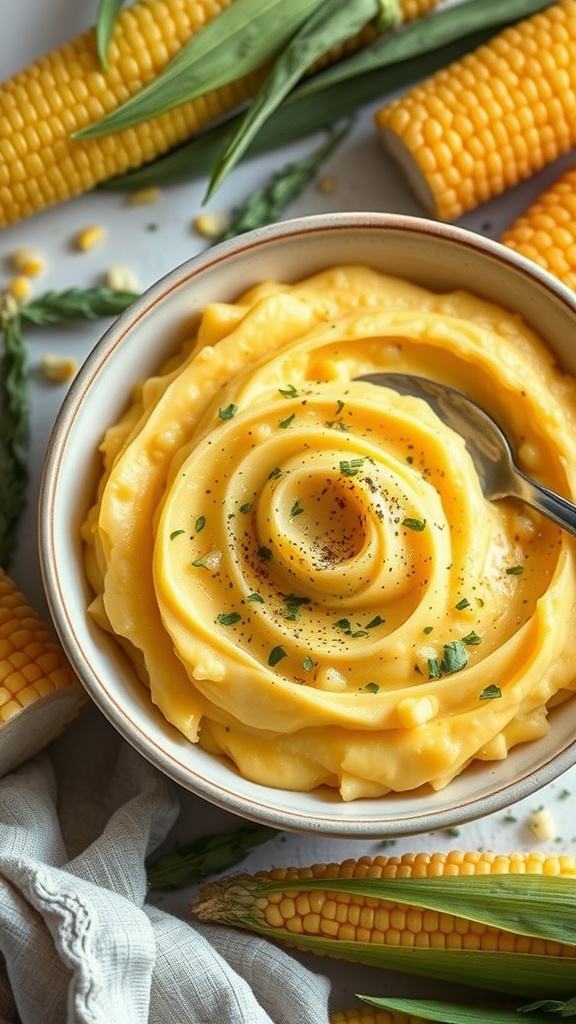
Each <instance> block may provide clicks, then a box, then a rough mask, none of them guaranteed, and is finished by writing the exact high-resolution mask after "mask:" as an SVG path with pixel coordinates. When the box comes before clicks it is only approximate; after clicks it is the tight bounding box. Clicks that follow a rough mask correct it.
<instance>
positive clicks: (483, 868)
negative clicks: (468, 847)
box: [192, 851, 576, 996]
mask: <svg viewBox="0 0 576 1024" xmlns="http://www.w3.org/2000/svg"><path fill="white" fill-rule="evenodd" d="M505 875H524V876H540V878H542V876H547V877H546V878H545V879H543V880H542V881H541V882H539V883H538V884H539V885H540V888H541V889H542V890H543V889H544V886H546V884H547V883H548V886H549V885H550V884H554V885H558V884H560V885H561V886H562V887H563V898H564V896H568V889H567V888H566V883H567V882H568V880H574V889H572V883H571V882H570V883H569V885H570V896H569V897H568V898H569V899H571V898H574V899H576V857H574V856H552V855H550V856H549V855H544V854H541V853H530V854H521V853H517V854H495V853H480V852H469V853H463V852H461V851H453V852H451V853H448V854H444V853H435V854H405V855H403V856H402V857H375V858H371V857H362V858H361V859H360V860H349V861H344V862H343V863H342V864H328V865H325V864H316V865H313V866H312V867H308V868H289V869H276V870H273V871H269V872H259V873H258V874H256V875H252V876H250V875H239V876H237V877H233V876H232V877H229V878H227V879H223V880H221V881H219V882H215V883H211V884H208V885H205V886H203V887H202V888H201V889H200V892H199V895H198V897H197V899H196V901H195V902H194V904H193V906H192V911H193V913H194V914H196V915H197V916H198V917H200V918H201V919H203V920H211V921H219V922H222V923H226V924H230V925H233V926H235V927H240V928H247V929H249V930H251V931H256V932H258V933H260V934H263V935H267V936H269V937H270V938H273V939H275V940H277V941H280V942H283V943H285V944H287V945H290V946H295V947H296V948H299V949H308V950H310V951H312V952H315V953H319V954H321V955H328V956H335V957H340V958H343V959H349V960H355V961H359V962H363V963H369V964H378V965H381V966H392V967H393V968H394V969H397V970H408V971H412V972H414V971H418V972H420V973H422V974H427V975H428V976H431V977H443V978H447V977H449V976H450V971H451V970H452V971H453V972H454V974H457V972H458V970H462V969H463V959H462V958H464V961H465V963H466V966H467V970H468V971H469V972H472V971H474V975H473V976H474V984H476V985H478V986H480V987H489V988H494V989H499V990H500V991H503V992H509V993H515V994H521V995H534V996H538V995H541V994H542V995H543V994H545V993H547V994H550V992H551V991H552V992H554V991H555V992H556V995H559V993H560V988H561V986H562V985H563V986H564V990H565V989H566V986H567V985H568V987H570V986H571V987H572V989H573V984H574V982H573V979H574V972H575V968H576V939H575V944H574V945H572V944H568V943H565V942H562V941H558V940H557V938H556V937H555V936H557V935H558V934H559V933H557V932H556V933H554V934H552V930H551V934H552V937H551V938H547V937H543V936H542V934H541V933H540V931H539V929H538V927H537V926H535V930H533V931H530V930H529V928H528V930H526V929H525V928H522V929H520V928H519V930H518V933H515V932H513V931H512V930H508V929H505V928H504V927H502V926H501V924H500V923H499V922H500V919H499V918H498V917H490V916H488V918H487V915H486V908H487V906H488V899H486V900H484V899H483V907H482V915H481V917H480V918H478V919H475V918H474V916H473V914H472V915H471V916H469V917H467V916H464V914H462V913H461V912H460V911H459V910H458V911H457V910H456V909H455V907H456V905H457V904H456V902H455V899H454V898H452V899H451V900H450V901H448V902H447V903H446V905H447V906H448V905H449V906H450V907H451V908H454V909H453V910H450V911H443V910H442V909H438V907H439V906H440V904H439V903H438V901H437V900H436V902H435V898H434V897H433V896H432V894H433V893H434V891H436V892H438V888H437V885H438V880H439V879H443V878H446V879H453V878H454V877H455V876H456V877H457V879H459V878H461V879H462V883H461V885H459V886H458V889H459V896H458V897H457V898H456V899H459V900H463V899H464V898H465V895H466V893H467V891H468V890H470V889H471V888H473V887H474V876H505ZM550 876H552V877H553V879H554V881H551V879H550ZM406 879H413V880H415V881H416V882H418V881H420V885H421V884H422V881H425V882H426V884H427V887H426V892H425V893H424V894H423V890H422V888H421V887H420V888H419V895H418V897H416V896H414V895H413V903H412V904H410V903H408V902H401V901H400V900H398V902H396V900H395V899H394V897H393V896H392V897H391V896H390V892H391V891H392V892H393V891H394V888H396V891H397V892H398V890H400V891H401V886H402V885H403V884H405V881H404V880H406ZM374 880H391V882H390V883H389V884H388V885H387V886H386V888H385V895H384V896H382V897H380V896H378V897H377V896H375V895H374V893H375V891H377V890H378V886H377V885H376V886H374V885H371V884H368V885H366V884H364V885H362V882H368V883H372V882H373V881H374ZM559 880H563V881H559ZM486 881H487V879H486V878H484V882H486ZM532 881H534V879H532ZM392 883H393V884H392ZM430 883H436V890H435V885H434V884H430ZM528 883H529V884H532V882H531V880H530V879H528ZM475 884H476V887H477V886H478V885H479V884H481V879H477V880H476V883H475ZM512 884H513V883H512ZM495 885H496V887H498V886H501V885H502V879H501V878H499V879H498V882H497V883H495ZM354 889H355V890H356V891H352V890H354ZM363 889H364V890H365V891H364V892H362V890H363ZM383 890H384V886H382V885H381V886H380V890H379V891H383ZM413 890H414V886H412V891H413ZM484 893H486V889H485V887H483V897H484ZM532 901H533V903H534V915H535V919H536V920H537V919H538V914H539V909H538V905H537V898H536V896H534V895H533V898H532ZM442 905H443V904H442ZM511 910H513V908H511ZM508 919H509V917H508V911H507V914H506V921H508ZM486 920H488V921H493V922H494V921H498V924H495V923H492V924H491V923H486ZM562 934H564V933H562ZM516 960H519V961H520V962H521V963H520V968H519V969H520V971H521V974H518V973H516V971H517V964H516ZM451 964H452V967H451V966H450V965H451ZM527 964H530V967H527ZM539 970H541V971H542V972H543V974H544V976H545V980H543V981H542V984H541V983H540V979H536V980H535V979H534V975H535V974H536V973H537V972H538V971H539ZM553 975H554V977H553ZM471 977H472V975H471V974H470V978H471ZM555 986H558V987H557V988H555Z"/></svg>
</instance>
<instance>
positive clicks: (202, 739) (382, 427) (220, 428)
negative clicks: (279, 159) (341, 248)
mask: <svg viewBox="0 0 576 1024" xmlns="http://www.w3.org/2000/svg"><path fill="white" fill-rule="evenodd" d="M386 370H394V371H395V372H403V371H405V372H409V373H416V374H420V375H423V376H428V377H432V378H435V379H437V380H442V381H444V382H446V383H447V384H449V385H451V386H452V387H455V388H459V389H460V390H464V391H466V392H467V394H469V395H470V397H471V398H473V399H474V400H475V401H477V402H478V403H479V404H480V405H482V406H483V407H484V408H485V409H486V410H487V411H488V412H489V413H491V414H492V415H493V416H494V417H495V419H496V420H497V421H498V422H499V423H500V425H501V426H502V427H503V428H504V430H505V431H506V433H507V434H508V435H509V437H510V438H511V440H512V441H513V443H514V445H515V449H516V452H517V456H518V461H519V464H520V467H521V468H522V469H523V470H524V471H525V472H527V473H529V474H530V475H531V476H533V477H535V478H536V479H538V480H539V481H541V482H542V483H543V484H545V485H547V486H549V487H552V488H554V489H555V490H557V491H559V492H560V493H562V494H564V495H566V496H567V497H572V498H574V497H575V496H576V382H575V380H574V379H573V378H571V377H568V376H566V375H564V374H562V373H561V372H560V371H559V369H558V368H557V367H556V365H555V362H554V360H553V357H552V355H551V354H550V353H549V352H548V350H547V349H546V348H545V347H544V345H543V344H542V342H541V341H540V340H539V339H538V338H537V337H536V336H535V334H534V333H533V332H532V331H531V330H530V329H528V327H527V326H526V325H525V324H524V323H523V321H522V319H521V318H520V317H518V316H516V315H513V314H510V313H508V312H506V310H504V309H502V308H500V307H498V306H495V305H492V304H490V303H488V302H486V301H483V300H480V299H478V298H475V297H474V296H472V295H470V294H467V293H465V292H454V293H451V294H434V293H431V292H428V291H426V290H424V289H422V288H420V287H416V286H415V285H412V284H410V283H408V282H407V281H403V280H400V279H396V278H394V277H390V276H386V275H383V274H379V273H376V272H374V271H372V270H371V269H369V268H367V267H362V266H349V267H337V268H334V269H331V270H328V271H326V272H323V273H320V274H318V275H317V276H315V277H312V278H310V279H308V280H305V281H302V282H300V283H297V284H291V285H288V284H280V283H277V282H265V283H263V284H260V285H258V286H257V287H255V288H253V289H252V290H251V291H249V292H248V293H247V294H245V295H243V296H242V297H241V298H239V299H238V301H237V302H235V303H221V304H220V303H216V304H212V305H210V306H208V307H207V309H206V310H205V312H204V314H203V317H202V320H201V323H200V327H199V330H198V334H197V337H195V338H194V339H192V340H191V341H190V342H189V343H188V344H187V345H186V346H184V349H183V351H182V352H181V353H180V354H179V355H178V356H176V357H174V358H173V359H172V360H171V361H170V362H169V363H168V364H167V365H166V366H165V367H163V368H161V369H159V372H158V375H157V376H156V377H154V378H152V379H149V380H146V381H143V382H142V383H141V384H140V385H139V386H138V387H137V389H136V391H135V393H134V395H133V398H132V403H131V405H130V407H129V408H128V410H127V412H126V413H125V415H124V416H123V418H122V419H121V420H120V421H119V422H118V423H117V424H115V425H114V426H112V427H111V428H110V429H109V430H108V431H107V432H106V436H105V438H104V440H103V443H102V452H103V456H104V468H103V472H102V477H101V480H100V484H99V488H98V494H97V496H96V498H95V502H94V505H93V507H92V509H91V510H90V513H89V516H88V519H87V521H86V523H85V525H84V528H83V536H84V539H85V541H86V564H87V571H88V576H89V579H90V581H91V584H92V587H93V589H94V592H95V595H96V596H95V599H94V601H93V604H92V606H91V611H92V613H93V614H94V616H95V617H96V618H97V620H98V622H100V623H101V625H102V626H103V627H104V628H106V629H107V630H110V631H111V632H112V633H114V634H115V635H116V636H117V637H118V638H119V640H120V641H121V642H122V644H123V646H124V647H125V649H126V650H127V652H128V654H129V655H130V656H131V657H132V660H133V662H134V665H135V667H136V669H137V671H138V673H139V675H140V677H141V678H142V681H143V682H144V683H145V684H146V685H147V686H149V688H150V693H151V697H152V700H153V701H154V703H155V704H157V705H158V707H159V708H160V710H161V711H162V712H163V714H164V715H165V717H166V719H167V720H168V721H169V722H171V723H173V725H175V726H176V727H177V728H178V729H179V730H180V731H181V732H182V733H184V735H185V736H186V737H188V738H189V739H190V740H191V741H192V742H199V743H200V744H201V745H202V747H203V748H205V749H206V750H209V751H212V752H214V753H218V754H225V755H227V756H228V757H230V758H231V759H232V761H233V762H234V763H235V764H236V765H237V767H238V769H239V771H240V772H241V773H242V774H243V775H244V776H245V777H247V778H249V779H252V780H255V781H256V782H261V783H264V784H267V785H271V786H275V787H283V788H288V789H293V790H302V791H304V790H310V789H312V788H314V787H316V786H320V785H323V784H325V785H328V786H330V787H336V788H338V789H339V791H340V793H341V796H342V798H343V799H344V800H353V799H356V798H360V797H375V796H379V795H383V794H385V793H387V792H389V791H391V790H392V791H400V790H413V789H416V788H418V787H420V786H423V785H426V784H428V785H430V786H432V787H434V788H435V789H439V788H441V787H443V786H445V785H446V784H447V783H448V782H449V781H450V780H451V779H452V778H454V776H455V775H457V774H458V773H459V772H461V771H462V770H463V769H464V768H465V767H466V766H467V765H468V764H469V763H470V762H471V761H473V760H475V759H477V760H484V761H487V760H499V759H501V758H504V757H506V755H507V752H508V750H509V749H510V747H512V746H514V745H515V744H518V743H523V742H527V741H531V740H535V739H537V738H538V737H540V736H542V735H543V734H544V733H545V732H546V731H547V729H548V722H547V715H548V709H549V707H550V706H551V705H552V704H558V703H560V702H561V701H563V700H565V699H567V697H569V696H570V695H571V693H573V692H574V690H575V689H576V644H575V643H574V637H575V636H576V569H575V557H576V541H575V540H574V538H572V537H570V536H569V535H568V534H567V533H564V532H562V531H561V530H560V529H559V528H558V527H557V526H555V525H554V524H553V523H551V522H549V521H548V520H546V519H544V518H543V517H542V516H540V515H539V514H538V513H537V512H535V511H532V510H531V509H530V508H528V507H527V506H525V505H522V504H520V503H519V502H517V501H515V500H512V499H509V500H508V499H507V500H500V501H487V500H486V499H485V497H484V496H483V493H482V490H481V487H480V483H479V481H478V478H477V476H476V473H475V470H474V466H473V464H472V461H471V459H470V456H469V455H468V452H467V450H466V447H465V445H464V443H463V441H462V439H461V438H460V437H459V436H458V435H456V434H455V433H453V432H452V431H451V430H450V429H449V428H448V427H447V426H445V425H444V423H442V422H441V421H440V420H439V419H438V417H437V416H436V415H435V414H434V413H433V412H432V410H431V409H430V408H429V407H428V405H427V404H426V403H425V402H423V401H422V400H420V399H417V398H413V397H406V396H401V395H399V394H398V393H396V392H395V391H393V390H391V389H388V388H382V387H377V386H375V385H373V384H369V383H366V382H359V381H355V380H354V378H355V377H358V376H359V375H361V374H366V373H371V372H379V371H386Z"/></svg>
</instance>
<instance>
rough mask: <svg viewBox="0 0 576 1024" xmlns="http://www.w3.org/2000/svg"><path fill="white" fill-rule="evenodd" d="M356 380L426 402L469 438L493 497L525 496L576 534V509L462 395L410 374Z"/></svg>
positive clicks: (487, 493)
mask: <svg viewBox="0 0 576 1024" xmlns="http://www.w3.org/2000/svg"><path fill="white" fill-rule="evenodd" d="M356 380H363V381H367V382H368V383H370V384H378V385H380V386H384V387H389V388H393V390H394V391H398V392H399V393H400V394H402V395H414V396H416V397H417V398H423V399H424V401H426V402H428V405H430V406H431V407H432V409H433V410H434V412H435V413H437V415H438V416H439V417H440V419H442V420H443V421H444V423H447V424H448V426H449V427H451V428H452V430H455V431H456V433H458V434H461V436H462V437H463V438H464V440H465V442H466V447H467V448H468V451H469V453H470V455H471V457H472V461H473V462H474V466H475V468H476V472H477V473H478V478H479V480H480V485H481V487H482V490H483V492H484V494H485V496H486V497H487V498H490V499H496V498H506V497H514V498H519V499H520V500H521V501H524V502H526V504H527V505H531V506H532V508H535V509H537V510H538V511H539V512H542V513H543V515H545V516H548V518H549V519H552V520H553V521H554V522H555V523H557V524H558V526H561V527H562V528H563V529H564V530H568V532H569V533H571V534H573V535H574V536H576V505H573V504H572V502H571V501H567V499H566V498H563V497H562V496H561V495H560V494H556V493H555V491H551V490H549V489H548V487H543V486H542V484H539V483H537V482H536V481H535V480H531V479H530V477H527V476H525V475H524V473H522V471H521V470H519V469H518V467H517V466H516V465H515V463H514V457H513V454H512V449H511V447H510V444H509V442H508V440H507V438H506V437H505V435H504V434H503V432H502V430H501V429H500V427H499V426H498V425H497V424H496V423H495V422H494V420H493V419H492V417H491V416H489V415H488V413H487V412H485V411H484V409H481V408H480V406H479V405H477V404H476V402H473V401H472V400H471V399H470V398H467V396H466V395H463V394H462V392H461V391H456V390H455V389H454V388H450V387H448V386H447V385H446V384H438V383H437V381H433V380H429V379H428V378H427V377H418V376H416V375H413V374H409V373H368V374H365V375H364V376H362V377H356Z"/></svg>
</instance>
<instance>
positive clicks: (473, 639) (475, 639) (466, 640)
mask: <svg viewBox="0 0 576 1024" xmlns="http://www.w3.org/2000/svg"><path fill="white" fill-rule="evenodd" d="M462 643H463V644H466V646H467V647H477V646H478V644H481V643H482V637H481V636H478V633H475V632H474V630H472V632H471V633H467V634H466V636H463V637H462Z"/></svg>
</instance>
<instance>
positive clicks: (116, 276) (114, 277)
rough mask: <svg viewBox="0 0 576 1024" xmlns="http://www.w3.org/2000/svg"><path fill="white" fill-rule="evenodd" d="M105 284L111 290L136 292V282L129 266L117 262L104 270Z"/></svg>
mask: <svg viewBox="0 0 576 1024" xmlns="http://www.w3.org/2000/svg"><path fill="white" fill-rule="evenodd" d="M106 286H107V287H108V288H110V290H111V291H113V292H137V291H138V282H137V280H136V275H135V273H134V271H133V270H131V268H130V267H126V266H124V265H123V264H121V263H117V264H115V265H114V266H112V267H108V270H107V271H106Z"/></svg>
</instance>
